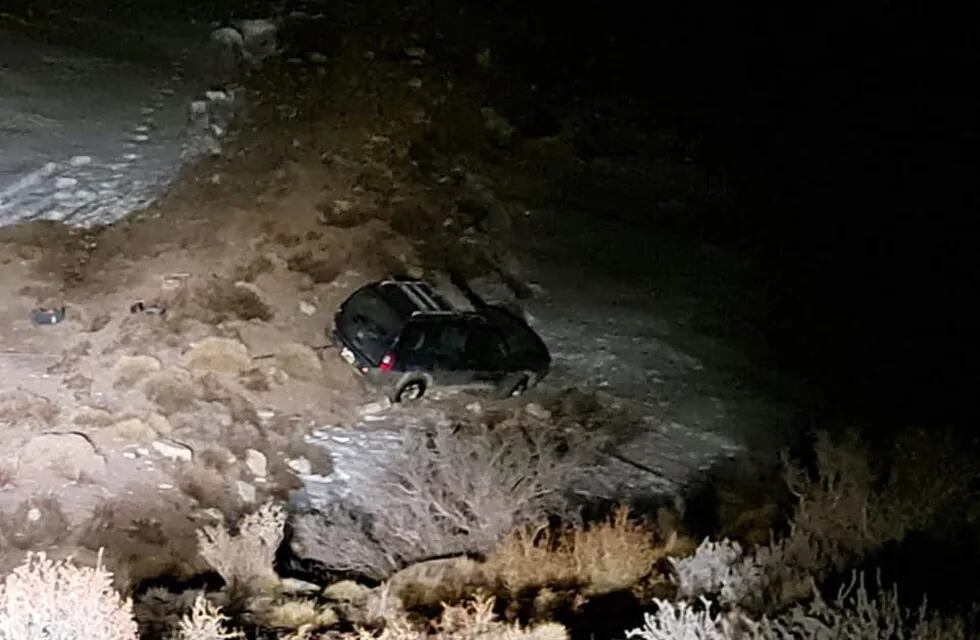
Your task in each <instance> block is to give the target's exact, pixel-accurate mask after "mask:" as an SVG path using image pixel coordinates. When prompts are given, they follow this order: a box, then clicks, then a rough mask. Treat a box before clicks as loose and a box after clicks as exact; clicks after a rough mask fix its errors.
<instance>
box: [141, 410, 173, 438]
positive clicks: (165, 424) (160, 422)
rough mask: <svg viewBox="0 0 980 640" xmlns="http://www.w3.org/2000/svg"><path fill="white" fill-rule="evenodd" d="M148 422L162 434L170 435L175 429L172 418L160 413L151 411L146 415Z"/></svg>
mask: <svg viewBox="0 0 980 640" xmlns="http://www.w3.org/2000/svg"><path fill="white" fill-rule="evenodd" d="M146 424H148V425H149V426H150V428H151V429H153V430H154V431H156V432H157V433H158V434H160V435H162V436H169V435H170V434H171V433H173V431H174V427H173V425H172V424H170V420H167V418H166V417H164V416H162V415H160V414H159V413H151V414H150V415H148V416H146Z"/></svg>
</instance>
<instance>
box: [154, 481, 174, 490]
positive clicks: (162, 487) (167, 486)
mask: <svg viewBox="0 0 980 640" xmlns="http://www.w3.org/2000/svg"><path fill="white" fill-rule="evenodd" d="M173 488H174V486H173V485H172V484H167V483H166V482H164V483H161V484H158V485H157V489H159V490H160V491H170V490H171V489H173Z"/></svg>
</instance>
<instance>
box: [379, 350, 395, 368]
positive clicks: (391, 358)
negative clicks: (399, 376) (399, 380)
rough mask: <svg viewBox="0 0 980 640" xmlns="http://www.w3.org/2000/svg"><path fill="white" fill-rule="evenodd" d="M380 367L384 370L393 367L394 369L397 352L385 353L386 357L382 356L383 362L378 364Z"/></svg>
mask: <svg viewBox="0 0 980 640" xmlns="http://www.w3.org/2000/svg"><path fill="white" fill-rule="evenodd" d="M378 368H379V369H381V370H382V371H391V370H392V369H394V368H395V354H393V353H386V354H384V357H382V358H381V364H379V365H378Z"/></svg>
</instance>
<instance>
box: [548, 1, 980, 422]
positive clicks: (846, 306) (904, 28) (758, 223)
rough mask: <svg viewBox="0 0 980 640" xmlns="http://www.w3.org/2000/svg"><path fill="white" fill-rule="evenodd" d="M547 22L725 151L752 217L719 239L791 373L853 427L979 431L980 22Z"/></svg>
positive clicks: (923, 9)
mask: <svg viewBox="0 0 980 640" xmlns="http://www.w3.org/2000/svg"><path fill="white" fill-rule="evenodd" d="M536 6H538V7H539V9H542V10H543V11H544V13H542V14H540V16H541V17H542V18H543V20H542V24H547V22H548V20H547V16H549V15H551V16H554V15H563V16H564V21H565V22H564V24H565V29H563V36H562V37H561V40H562V41H564V42H565V43H566V44H567V46H568V47H569V48H570V49H571V50H576V49H577V48H581V47H582V46H583V44H584V43H588V42H591V46H592V50H593V51H594V52H595V55H596V56H597V57H599V58H600V59H601V60H604V68H605V71H606V72H607V73H605V74H599V76H600V77H602V78H603V80H602V81H603V82H606V83H608V85H609V87H608V88H609V90H610V91H614V92H619V94H620V95H623V96H626V95H630V96H636V95H641V96H644V97H645V98H646V99H648V100H649V104H651V105H654V104H656V103H658V102H659V103H663V102H669V103H671V104H673V105H674V106H675V114H676V115H677V117H678V118H679V119H681V120H683V121H685V122H687V123H688V124H689V125H690V126H692V127H693V128H694V129H695V130H698V131H699V132H700V133H701V134H703V135H704V136H705V137H706V139H708V140H711V141H712V147H713V148H714V149H715V152H716V153H717V154H718V158H716V159H715V161H718V162H721V163H723V164H724V165H725V166H726V167H727V168H728V169H729V170H730V172H731V175H732V179H733V181H734V182H735V184H736V189H737V194H738V196H737V198H738V201H737V203H736V205H737V206H738V207H739V209H740V211H741V215H740V216H739V217H738V222H737V224H733V225H732V226H731V228H729V229H726V230H725V233H724V237H725V239H726V241H728V242H730V243H732V244H733V245H737V246H739V247H742V250H743V251H744V252H746V253H748V254H750V255H753V256H754V257H755V258H757V259H758V260H759V261H760V263H761V264H763V265H765V266H764V269H763V271H764V273H766V275H767V277H769V278H771V279H772V280H773V282H774V284H775V289H774V290H775V291H776V292H777V294H776V295H775V296H774V297H773V299H772V303H771V304H772V307H771V308H770V309H768V310H765V313H764V314H763V315H765V316H768V321H769V322H768V325H769V326H768V327H766V328H767V331H768V332H769V334H770V336H771V340H772V342H773V344H774V346H775V347H776V351H777V352H778V353H780V354H782V355H783V357H784V358H785V359H786V362H787V363H788V364H790V366H795V367H797V368H800V369H802V370H805V372H806V373H808V374H810V375H813V376H814V377H816V378H818V379H819V380H821V382H822V384H823V385H824V386H825V387H827V388H828V389H830V390H832V392H833V393H834V394H836V395H835V397H836V399H837V400H838V401H839V402H841V403H842V404H845V405H846V409H845V410H844V412H845V413H851V414H853V413H858V414H865V415H867V416H868V417H870V418H875V419H898V420H900V421H922V422H929V423H932V422H941V421H944V420H953V419H965V418H967V417H973V414H974V412H975V407H974V405H975V404H976V403H975V402H973V401H972V397H973V394H974V390H973V380H976V379H980V376H977V366H976V364H975V362H974V360H973V358H972V357H971V355H970V353H971V351H970V348H969V345H970V343H971V342H972V341H973V340H972V336H973V333H974V331H975V330H976V329H975V326H976V325H975V322H974V320H975V317H974V316H973V315H972V314H970V313H968V309H969V307H971V306H973V304H974V303H973V300H972V298H973V297H974V294H975V292H976V291H977V284H978V281H977V276H976V272H977V268H976V263H977V258H976V249H975V236H974V234H973V233H972V232H971V231H970V228H971V226H972V224H971V223H972V221H973V218H974V217H975V216H976V214H977V212H978V211H980V198H978V190H977V182H978V178H980V172H978V163H977V151H978V135H977V134H978V131H977V121H978V118H980V105H978V103H977V101H976V100H975V99H974V98H973V97H972V95H971V94H972V91H973V88H974V87H973V85H974V84H975V78H976V77H980V74H978V71H980V69H977V66H978V65H977V61H978V57H977V46H976V45H977V33H978V32H977V28H976V26H975V24H976V23H975V21H973V20H972V19H969V16H967V15H965V13H964V14H960V15H957V14H956V12H955V11H954V10H953V9H951V8H950V7H945V8H941V7H939V6H937V5H934V4H926V3H908V2H897V1H896V2H885V1H879V2H864V3H848V4H840V5H839V6H835V5H833V4H829V3H817V4H809V5H805V6H799V5H797V4H794V3H782V4H781V5H779V6H770V5H766V6H764V5H761V4H751V3H749V4H746V3H728V4H727V5H726V6H725V7H714V6H709V5H707V4H706V3H679V4H671V3H660V4H658V5H657V6H655V7H652V8H651V7H648V8H646V9H645V11H646V12H647V13H646V15H640V14H639V13H638V12H637V9H636V8H635V7H631V6H628V5H626V4H625V3H619V4H616V3H612V4H605V5H604V7H603V9H601V10H598V11H601V12H602V13H601V15H600V16H597V15H596V11H597V9H596V8H595V6H594V5H592V6H590V7H589V8H588V9H583V10H581V12H579V13H574V12H572V13H569V11H566V12H565V13H564V14H562V12H561V11H558V5H557V3H553V4H551V5H550V6H548V7H547V8H545V5H540V4H539V5H536ZM597 18H601V19H597ZM600 25H601V26H600ZM600 29H602V30H604V31H605V32H606V33H607V34H610V35H613V36H615V41H614V42H613V43H612V44H609V43H608V42H602V39H601V38H598V37H595V34H596V31H597V30H600ZM600 66H602V65H600ZM710 224H713V221H707V220H706V221H705V225H710ZM695 226H696V225H695ZM763 322H765V320H764V321H763Z"/></svg>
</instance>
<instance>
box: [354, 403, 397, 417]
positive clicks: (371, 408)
mask: <svg viewBox="0 0 980 640" xmlns="http://www.w3.org/2000/svg"><path fill="white" fill-rule="evenodd" d="M389 407H391V401H389V400H388V399H384V400H378V401H377V402H369V403H367V404H365V405H362V406H361V408H360V409H359V411H360V414H361V415H362V416H371V415H375V414H378V413H381V412H382V411H385V410H387V409H388V408H389Z"/></svg>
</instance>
